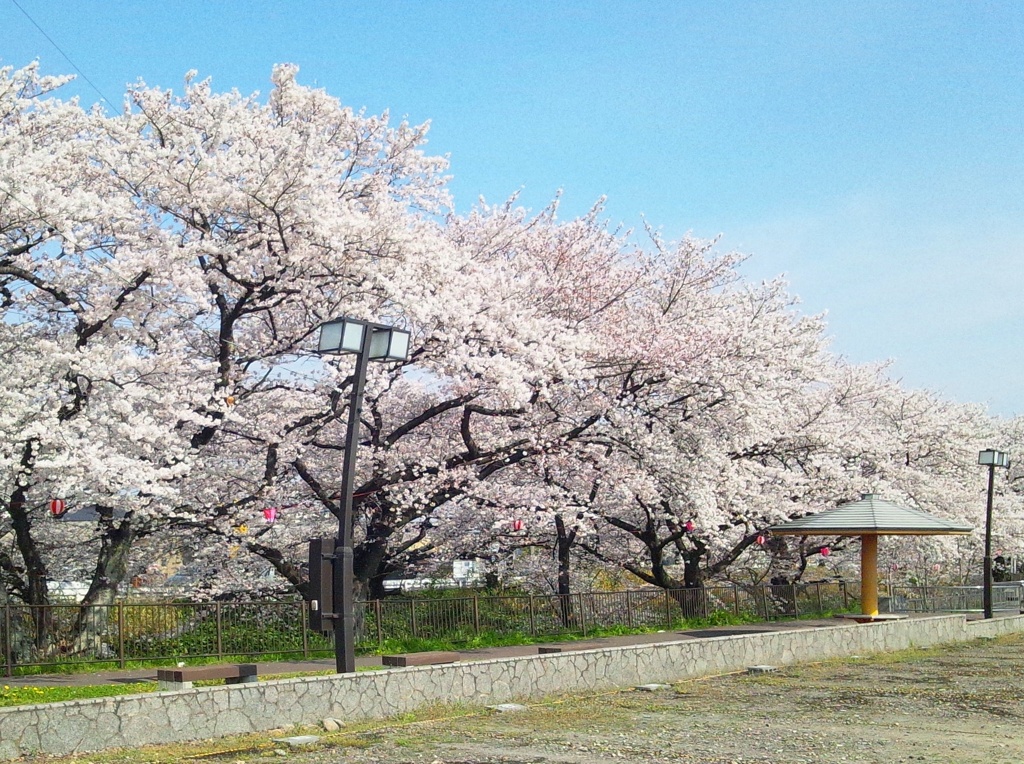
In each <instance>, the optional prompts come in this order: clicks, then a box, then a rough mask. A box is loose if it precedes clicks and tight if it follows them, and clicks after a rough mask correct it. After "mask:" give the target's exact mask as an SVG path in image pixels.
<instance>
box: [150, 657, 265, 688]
mask: <svg viewBox="0 0 1024 764" xmlns="http://www.w3.org/2000/svg"><path fill="white" fill-rule="evenodd" d="M202 679H223V680H224V683H225V684H239V683H249V682H255V681H257V676H256V664H255V663H233V664H226V665H223V666H187V667H186V666H179V667H177V668H166V669H157V671H156V682H157V687H158V688H159V689H161V690H190V689H192V683H193V682H196V681H199V680H202Z"/></svg>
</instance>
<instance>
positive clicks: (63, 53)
mask: <svg viewBox="0 0 1024 764" xmlns="http://www.w3.org/2000/svg"><path fill="white" fill-rule="evenodd" d="M11 4H12V5H14V7H15V8H17V9H18V10H19V11H21V12H22V13H23V14H24V15H25V18H27V19H28V20H29V21H30V22H32V26H34V27H35V28H36V29H38V30H39V33H40V34H41V35H42V36H43V37H45V38H46V39H47V40H48V41H49V43H50V45H52V46H53V47H54V48H56V49H57V52H58V53H60V54H61V55H62V56H64V58H65V60H67V62H68V63H69V64H71V68H73V69H74V70H75V71H76V72H78V74H79V75H81V77H82V79H83V80H85V81H86V82H88V83H89V86H90V87H91V88H92V89H93V90H95V91H96V92H97V93H98V94H99V97H100V99H101V100H103V101H106V103H107V105H108V106H110V107H111V108H113V107H114V104H113V102H112V101H111V100H110V99H109V98H107V97H106V96H105V95H103V91H102V90H100V89H99V88H98V87H96V84H95V83H94V82H93V81H92V80H90V79H89V76H88V75H87V74H86V73H85V72H83V71H82V70H81V69H80V68H79V66H78V64H76V63H75V62H74V61H72V60H71V56H69V55H68V54H67V53H65V52H64V51H63V50H62V49H61V47H60V46H59V45H58V44H57V43H56V42H55V41H54V39H53V38H52V37H50V35H48V34H47V33H46V30H45V29H43V28H42V27H41V26H39V24H38V23H37V22H36V20H35V19H34V18H32V17H31V16H30V15H29V12H28V11H26V10H25V9H24V8H22V7H21V5H20V4H19V3H18V0H11Z"/></svg>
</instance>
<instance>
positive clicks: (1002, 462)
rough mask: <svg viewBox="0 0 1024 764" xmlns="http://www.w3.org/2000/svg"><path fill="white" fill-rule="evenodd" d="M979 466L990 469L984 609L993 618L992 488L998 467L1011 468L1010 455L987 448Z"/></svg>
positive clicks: (986, 519) (980, 457)
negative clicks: (982, 465)
mask: <svg viewBox="0 0 1024 764" xmlns="http://www.w3.org/2000/svg"><path fill="white" fill-rule="evenodd" d="M978 464H984V465H986V466H987V467H988V501H987V502H986V503H985V562H984V576H985V580H984V581H983V582H982V583H983V587H982V590H983V597H984V601H983V608H984V610H985V617H986V618H991V617H992V488H993V484H994V483H995V476H996V467H1009V466H1010V455H1009V454H1007V453H1005V452H1003V451H996V450H995V449H994V448H987V449H985V450H984V451H982V452H980V453H979V454H978Z"/></svg>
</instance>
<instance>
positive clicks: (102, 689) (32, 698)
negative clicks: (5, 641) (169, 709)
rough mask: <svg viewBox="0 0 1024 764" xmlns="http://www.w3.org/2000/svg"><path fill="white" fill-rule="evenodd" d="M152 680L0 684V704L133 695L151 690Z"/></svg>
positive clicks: (152, 686)
mask: <svg viewBox="0 0 1024 764" xmlns="http://www.w3.org/2000/svg"><path fill="white" fill-rule="evenodd" d="M155 689H156V685H155V684H153V683H152V682H136V683H133V684H91V685H88V686H85V687H30V686H17V685H14V686H12V685H6V684H5V685H0V706H25V705H32V704H34V703H59V702H60V701H62V700H82V699H86V698H105V697H109V696H111V695H134V694H135V693H140V692H152V691H153V690H155Z"/></svg>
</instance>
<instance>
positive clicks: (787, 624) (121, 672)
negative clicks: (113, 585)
mask: <svg viewBox="0 0 1024 764" xmlns="http://www.w3.org/2000/svg"><path fill="white" fill-rule="evenodd" d="M832 625H835V621H834V620H832V619H828V620H820V621H773V622H770V623H753V624H744V625H742V626H717V627H709V628H706V629H696V630H690V631H660V632H655V633H651V634H631V635H628V636H621V637H602V638H599V639H587V640H583V642H585V643H586V644H587V645H602V646H605V645H607V646H618V645H641V644H653V643H656V642H673V641H676V640H679V639H701V638H705V637H722V636H727V635H729V634H749V633H751V632H755V633H756V632H765V631H788V630H792V629H807V628H813V627H815V626H832ZM552 644H555V643H552ZM558 644H563V645H564V644H566V643H558ZM570 644H571V643H570ZM581 646H582V644H581ZM537 647H538V645H517V646H513V647H488V648H484V649H481V650H461V651H459V652H460V653H461V655H462V660H489V659H491V658H511V657H518V656H524V655H536V654H537ZM168 665H169V666H171V665H173V664H170V663H169V664H168ZM257 665H258V667H259V668H258V671H259V674H260V675H261V676H268V675H271V674H294V673H311V672H317V671H332V670H333V669H334V659H333V658H322V659H315V660H296V661H281V662H273V663H266V662H263V663H260V662H257ZM380 665H381V661H380V656H378V655H370V656H362V657H359V658H357V659H356V668H360V667H364V666H371V667H373V666H380ZM147 680H151V681H154V682H155V681H156V669H155V668H144V669H115V670H111V671H97V672H91V673H82V674H35V675H30V676H22V677H4V678H3V683H4V684H9V685H25V686H33V687H64V686H67V687H71V686H85V685H93V684H118V683H122V684H127V683H129V682H140V681H147Z"/></svg>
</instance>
